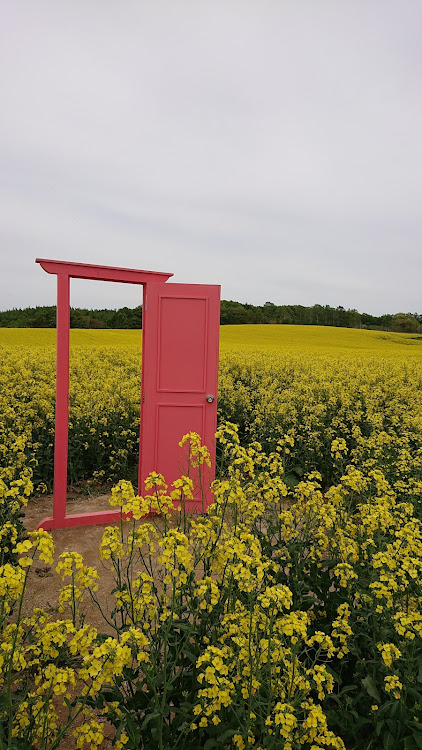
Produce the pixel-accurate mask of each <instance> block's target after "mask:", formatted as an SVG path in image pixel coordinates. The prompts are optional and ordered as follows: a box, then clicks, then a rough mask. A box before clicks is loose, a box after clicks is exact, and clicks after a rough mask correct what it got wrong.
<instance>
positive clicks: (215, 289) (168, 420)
mask: <svg viewBox="0 0 422 750" xmlns="http://www.w3.org/2000/svg"><path fill="white" fill-rule="evenodd" d="M143 314H144V318H143V326H142V328H143V332H144V333H143V352H142V404H141V431H140V435H141V439H140V455H139V492H140V494H143V488H144V484H143V481H144V479H145V478H146V477H147V476H148V474H149V473H150V472H151V471H157V472H159V473H160V474H163V476H164V478H165V480H166V482H167V484H168V485H169V488H170V485H171V483H172V482H173V481H174V480H175V479H177V478H178V477H180V476H181V475H182V474H186V473H187V466H186V449H184V450H182V449H181V448H180V447H179V445H178V444H179V442H180V440H181V438H182V437H183V435H185V434H186V433H188V432H197V433H198V434H199V435H200V436H201V438H202V444H203V445H206V446H207V448H208V449H209V451H210V454H211V469H209V468H207V467H205V466H203V470H205V477H204V479H205V482H204V487H205V488H206V489H205V505H208V504H209V503H210V502H211V501H212V497H211V496H210V492H209V489H208V488H209V484H210V481H212V480H213V479H214V474H215V431H216V425H217V383H218V345H219V326H220V287H219V286H210V285H202V284H201V285H199V284H162V283H147V284H146V285H145V287H144V310H143ZM190 475H191V477H192V478H193V479H194V484H195V486H196V487H197V486H198V484H199V482H198V470H195V469H194V470H193V472H192V470H191V474H190ZM202 501H203V499H202V497H201V493H200V492H199V491H197V492H196V495H195V501H194V502H193V503H191V504H189V506H188V507H189V509H191V510H197V511H200V510H202Z"/></svg>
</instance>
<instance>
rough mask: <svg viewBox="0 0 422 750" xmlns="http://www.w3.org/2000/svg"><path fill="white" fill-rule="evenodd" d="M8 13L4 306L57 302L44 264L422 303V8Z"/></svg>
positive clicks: (100, 288)
mask: <svg viewBox="0 0 422 750" xmlns="http://www.w3.org/2000/svg"><path fill="white" fill-rule="evenodd" d="M2 6H3V12H2V16H3V19H2V24H1V26H0V49H1V61H0V86H1V101H2V117H1V120H0V136H1V137H0V168H1V172H0V234H1V238H2V239H1V246H0V247H1V258H2V271H1V278H2V284H1V294H2V299H1V300H0V308H2V309H5V308H8V307H10V306H23V305H27V304H28V305H29V304H31V305H35V304H45V303H52V302H53V301H54V296H55V288H54V280H53V279H52V278H51V277H49V276H47V275H46V274H44V273H43V272H42V271H41V270H40V269H39V268H38V267H37V266H35V264H34V258H35V256H37V255H39V256H41V257H52V258H60V259H66V260H79V261H85V262H91V263H103V264H110V265H122V266H128V267H139V268H146V269H151V270H165V271H173V272H174V274H175V276H174V280H175V281H185V282H204V283H221V284H222V294H223V296H224V297H225V298H234V299H239V300H242V301H250V302H254V303H263V302H265V301H266V300H272V301H274V302H277V303H280V304H281V303H284V302H286V303H299V304H305V305H306V304H314V303H316V302H318V303H321V304H333V305H338V304H343V305H344V306H346V307H349V306H350V307H356V308H358V309H360V310H365V311H368V312H372V313H374V314H376V313H382V312H386V311H390V312H392V311H397V310H420V311H422V305H421V303H420V291H419V289H420V282H419V279H420V273H421V270H422V254H421V249H420V244H421V236H422V212H421V204H420V196H421V194H422V169H421V167H422V145H421V137H420V133H421V132H422V103H421V96H420V80H421V72H422V70H421V69H422V49H421V47H420V38H421V30H422V29H421V27H422V6H421V5H420V3H418V2H413V1H412V0H401V2H398V0H397V1H396V2H392V1H389V0H373V2H371V3H367V2H364V1H363V0H353V1H352V0H345V1H344V2H342V3H338V2H336V1H335V0H318V2H315V0H299V2H293V0H280V1H279V2H277V3H275V2H273V1H272V0H263V1H261V2H258V0H250V1H248V0H246V1H244V2H241V3H240V2H239V1H238V0H220V1H218V0H217V2H216V1H214V2H211V1H208V0H203V1H202V0H201V2H194V1H193V0H191V1H190V2H188V1H187V0H177V1H176V2H170V1H169V2H163V1H162V0H155V2H151V1H150V0H148V2H147V1H146V0H136V1H135V0H134V1H133V2H130V0H126V1H125V3H118V2H117V1H116V0H106V1H105V2H104V0H102V2H99V0H85V2H83V3H82V2H80V1H77V2H70V0H63V1H62V2H60V3H56V2H54V1H53V0H37V2H36V3H34V2H32V0H3V4H2ZM138 299H139V290H137V289H136V288H132V287H129V286H121V285H115V287H114V288H113V289H110V288H109V285H101V284H97V285H95V284H88V283H87V282H79V283H75V284H73V287H72V302H73V303H74V304H78V305H84V306H97V305H101V306H103V305H109V306H120V305H123V304H128V305H132V304H133V305H134V304H137V302H138Z"/></svg>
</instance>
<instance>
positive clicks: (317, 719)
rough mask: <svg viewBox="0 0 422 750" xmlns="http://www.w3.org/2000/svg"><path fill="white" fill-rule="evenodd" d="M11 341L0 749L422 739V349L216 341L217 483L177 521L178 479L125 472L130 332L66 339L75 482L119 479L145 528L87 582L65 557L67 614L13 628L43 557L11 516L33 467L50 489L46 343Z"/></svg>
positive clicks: (114, 538) (372, 335)
mask: <svg viewBox="0 0 422 750" xmlns="http://www.w3.org/2000/svg"><path fill="white" fill-rule="evenodd" d="M3 333H4V339H3V343H2V344H1V346H2V349H1V351H2V355H3V357H2V365H1V368H0V467H3V468H1V469H0V520H1V523H0V538H1V540H2V545H1V548H0V667H1V670H0V673H1V674H0V696H1V698H2V700H1V702H0V747H3V746H4V747H8V748H10V749H12V748H19V747H33V748H35V750H56V748H59V747H60V745H61V740H62V739H63V737H64V735H65V733H72V734H73V736H74V739H75V745H76V748H81V749H83V748H90V750H96V748H97V747H101V746H103V744H104V741H105V740H104V729H105V727H108V729H109V730H110V729H112V730H113V731H114V735H113V739H112V745H113V747H114V748H116V750H124V748H126V750H135V749H136V750H150V748H156V747H158V748H160V749H161V750H170V749H171V750H176V748H177V750H178V749H179V748H182V747H190V748H191V750H202V748H204V747H205V748H209V750H212V748H214V749H215V750H228V749H229V748H230V750H245V748H247V747H248V748H251V750H278V749H279V748H284V750H295V749H296V750H297V748H303V750H323V748H326V750H334V749H336V750H346V748H347V750H370V749H371V750H392V748H402V747H403V748H404V750H418V748H420V747H422V729H421V724H422V721H421V720H422V667H421V665H422V608H421V605H422V522H421V516H422V513H421V510H422V503H421V495H422V366H421V365H422V341H421V340H418V339H417V338H414V337H412V336H405V335H400V334H384V333H379V332H372V331H356V330H345V329H329V328H316V327H291V326H290V327H289V326H280V327H277V326H239V327H234V326H233V327H224V328H222V330H221V356H220V384H219V421H220V427H219V429H218V431H217V439H218V451H219V453H218V455H219V459H220V461H219V464H220V466H221V467H222V472H221V473H220V476H219V477H218V479H217V481H216V482H215V483H214V485H213V495H214V503H213V505H212V506H210V507H209V509H208V514H207V515H206V516H203V517H195V518H188V517H186V516H185V515H184V513H183V511H182V512H179V511H176V510H174V509H173V508H172V498H174V497H176V496H177V497H178V498H180V503H181V507H182V508H183V505H184V502H183V501H182V495H183V496H184V498H185V499H186V498H188V497H189V496H191V495H190V493H191V484H192V483H191V480H190V479H189V470H188V469H187V475H188V476H184V477H181V479H180V480H178V481H177V482H175V483H174V487H173V488H170V487H169V488H168V487H167V485H166V484H165V480H164V478H163V477H161V476H160V475H157V474H154V473H153V474H152V475H151V476H150V478H149V480H148V482H147V485H146V495H145V496H142V497H139V496H137V495H135V492H134V490H133V487H132V485H131V484H130V482H128V481H126V480H127V479H128V478H130V477H131V474H132V473H133V472H134V471H135V469H136V463H137V455H136V453H137V433H138V420H139V393H140V356H141V351H140V342H139V338H140V336H139V332H133V331H123V332H119V331H72V333H71V341H72V351H71V386H70V407H71V408H70V428H69V444H70V477H71V479H72V481H75V480H80V479H94V480H96V479H105V480H113V479H118V480H119V481H118V483H117V485H116V486H115V487H113V489H112V494H111V500H110V504H111V505H112V507H121V509H122V511H123V512H127V511H128V510H130V511H131V512H132V513H133V520H132V521H129V520H128V521H127V525H126V522H124V521H123V519H122V522H121V524H120V525H116V526H113V527H107V528H105V530H104V533H103V537H102V542H101V546H100V549H99V554H98V562H99V566H98V570H97V569H96V568H94V567H90V566H89V565H87V564H85V562H84V560H83V558H82V556H81V555H80V554H79V553H78V552H77V551H74V552H69V551H65V552H64V553H62V555H60V557H59V559H58V560H57V561H56V563H57V568H56V570H57V572H58V574H59V575H60V578H61V581H62V585H61V588H60V591H59V592H58V608H59V612H58V613H56V614H55V615H51V614H49V613H47V612H44V611H42V610H40V609H36V610H34V611H33V612H29V614H28V615H26V614H25V615H24V609H23V608H22V601H23V598H24V597H25V590H26V586H27V581H28V580H30V571H31V566H32V564H33V562H34V560H39V561H41V562H42V563H43V564H45V563H47V568H48V566H50V565H51V564H52V560H53V553H54V544H53V538H52V536H51V535H49V534H48V532H45V531H43V530H40V531H36V532H31V533H30V534H29V535H25V532H24V529H23V527H22V523H21V508H22V507H23V506H24V505H25V504H26V503H27V501H28V497H29V496H30V494H31V491H32V486H31V472H30V471H28V469H31V468H32V470H33V478H34V480H35V483H36V484H38V485H40V486H41V485H42V484H43V483H44V485H45V486H49V485H50V484H51V478H52V460H53V459H52V457H53V453H52V447H53V446H52V438H53V428H54V425H53V416H54V368H55V359H54V355H55V352H54V332H53V331H35V330H34V331H29V330H28V331H25V330H22V331H14V332H10V331H0V342H1V340H2V336H3ZM187 439H189V440H191V441H197V442H199V440H200V438H199V437H198V436H195V435H194V434H191V435H190V436H187ZM202 451H203V452H202ZM201 456H202V459H201V460H204V461H205V460H206V451H205V449H202V448H201ZM151 507H152V508H155V509H161V510H162V511H163V509H165V513H164V512H163V515H162V518H161V520H160V522H159V523H155V519H154V517H153V518H151V519H145V518H143V519H142V517H143V516H144V514H145V513H146V512H147V511H148V509H149V508H151ZM139 519H142V520H141V523H139ZM104 568H105V569H108V570H109V571H110V572H111V573H112V575H113V581H114V585H113V588H112V590H111V591H110V592H109V597H110V599H111V604H110V607H107V609H106V610H105V609H103V606H102V604H103V603H102V601H100V599H99V598H97V597H98V592H99V590H100V585H101V570H104ZM87 600H90V601H92V602H94V603H97V606H98V609H99V611H100V612H101V615H102V617H103V618H104V622H105V624H106V626H107V628H108V631H107V633H106V634H102V633H101V632H98V631H97V629H96V628H95V627H93V626H92V625H91V624H90V623H89V622H87V621H86V619H85V610H84V607H85V604H84V602H85V601H87ZM59 618H63V619H59ZM64 618H67V619H64ZM110 629H111V630H112V634H113V635H112V636H110V635H109V631H110ZM77 686H79V687H77ZM60 706H61V714H60V716H64V717H65V719H64V721H63V719H59V714H58V712H57V710H58V707H60ZM78 717H79V719H80V721H79V724H78V723H77V720H78ZM81 722H82V723H81Z"/></svg>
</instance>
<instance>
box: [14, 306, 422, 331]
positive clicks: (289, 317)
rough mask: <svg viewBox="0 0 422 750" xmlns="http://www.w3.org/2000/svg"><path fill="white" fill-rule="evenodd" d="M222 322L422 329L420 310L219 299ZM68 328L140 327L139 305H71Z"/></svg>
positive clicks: (27, 322) (44, 320)
mask: <svg viewBox="0 0 422 750" xmlns="http://www.w3.org/2000/svg"><path fill="white" fill-rule="evenodd" d="M220 322H221V325H241V324H242V323H249V324H251V323H260V324H262V323H264V324H265V323H267V324H289V325H317V326H335V327H341V328H370V329H374V330H375V329H379V330H384V331H397V332H402V333H422V314H419V313H395V314H386V315H380V316H379V317H377V316H375V315H369V314H368V313H360V312H358V311H357V310H345V308H344V307H342V306H339V307H330V306H329V305H312V307H305V306H303V305H275V304H274V303H273V302H266V303H265V304H264V305H250V304H248V303H241V302H235V301H233V300H222V301H221V314H220ZM55 326H56V308H55V306H51V307H26V308H24V309H18V308H14V309H13V310H6V311H4V312H0V327H1V328H55ZM70 327H71V328H119V329H121V328H141V327H142V307H141V306H138V307H135V308H130V307H121V308H120V309H119V310H105V309H104V310H86V309H80V308H72V309H71V311H70Z"/></svg>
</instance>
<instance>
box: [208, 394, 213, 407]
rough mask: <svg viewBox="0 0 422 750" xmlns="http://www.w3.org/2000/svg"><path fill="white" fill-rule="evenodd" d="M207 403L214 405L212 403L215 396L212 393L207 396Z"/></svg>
mask: <svg viewBox="0 0 422 750" xmlns="http://www.w3.org/2000/svg"><path fill="white" fill-rule="evenodd" d="M207 401H208V403H209V404H212V402H213V401H214V396H213V395H212V393H210V394H209V395H208V396H207Z"/></svg>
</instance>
